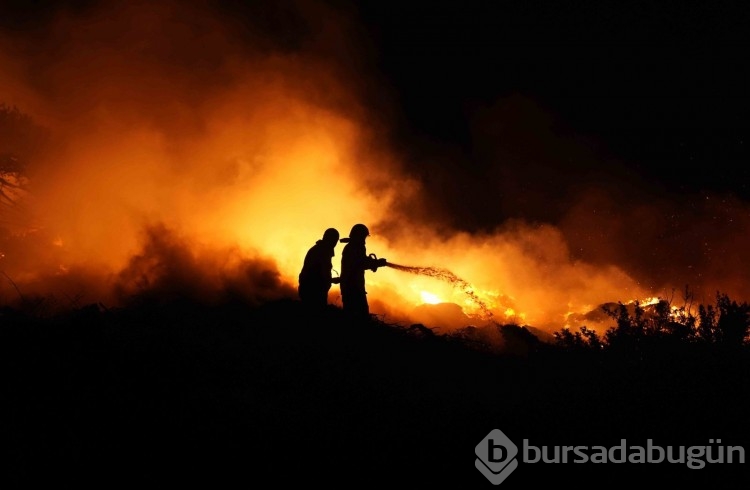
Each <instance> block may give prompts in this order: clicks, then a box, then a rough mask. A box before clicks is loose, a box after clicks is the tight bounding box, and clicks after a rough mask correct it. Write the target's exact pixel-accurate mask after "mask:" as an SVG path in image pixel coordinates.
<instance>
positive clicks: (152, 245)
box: [0, 2, 750, 330]
mask: <svg viewBox="0 0 750 490" xmlns="http://www.w3.org/2000/svg"><path fill="white" fill-rule="evenodd" d="M233 8H234V9H237V8H242V9H243V10H242V14H243V15H237V14H238V12H237V11H233V10H232V9H233ZM269 26H271V28H269ZM0 48H2V49H0V68H1V69H2V72H3V74H4V76H3V77H2V78H0V101H1V102H5V103H8V104H14V105H16V106H18V107H19V108H21V109H22V110H23V111H24V112H25V113H27V114H29V115H31V116H32V117H33V118H34V120H35V121H37V122H38V123H39V124H40V125H43V126H44V127H45V128H47V129H48V130H49V135H50V136H49V139H48V140H47V143H46V144H45V147H44V151H43V153H41V154H38V155H35V157H34V159H33V161H32V162H30V164H29V168H28V177H29V195H28V197H27V199H25V202H24V212H23V220H22V221H23V223H22V224H24V225H25V226H18V227H14V229H13V230H12V231H9V232H7V233H6V234H7V238H6V239H5V241H4V243H5V245H4V246H5V250H3V252H4V253H5V257H4V258H3V259H0V260H2V261H3V265H2V270H3V271H4V273H5V274H6V275H7V277H8V278H11V279H12V280H13V285H11V284H10V282H8V281H6V282H3V285H2V288H1V289H0V299H2V300H3V302H8V301H10V300H11V299H13V298H16V297H17V296H19V292H20V293H21V294H23V295H27V296H29V295H32V294H41V295H44V294H50V295H55V296H56V297H58V298H67V301H68V302H70V303H80V302H83V301H102V302H106V303H110V304H120V303H126V302H127V301H129V300H130V299H131V298H133V297H134V296H136V297H137V296H140V297H143V296H147V297H149V296H150V297H160V296H166V297H171V296H182V297H189V298H193V299H196V300H198V299H200V300H204V301H222V300H225V299H227V298H243V299H245V300H248V301H252V302H260V301H265V300H268V299H274V298H279V297H288V296H292V297H294V296H295V291H296V278H297V273H298V272H299V269H300V267H301V263H302V259H303V257H304V254H305V252H306V250H307V248H308V247H310V246H311V245H312V244H314V243H315V241H316V240H317V239H319V238H320V236H321V235H322V232H323V230H325V229H326V228H329V227H336V228H338V229H339V231H340V232H341V234H342V236H346V234H347V233H348V231H349V229H350V228H351V226H352V225H353V224H355V223H360V222H361V223H366V224H367V225H368V226H369V227H370V229H371V231H372V236H371V237H370V239H368V252H373V253H376V254H377V255H378V256H380V257H385V258H387V259H388V260H390V261H392V262H394V263H398V264H404V265H407V266H418V267H438V268H444V269H448V270H450V271H451V272H452V273H453V274H455V275H456V276H457V277H459V278H460V279H461V280H462V281H465V282H466V283H468V284H471V285H472V287H473V288H474V289H473V290H472V291H471V295H476V296H477V297H479V298H481V300H482V301H483V304H486V305H487V307H489V308H490V309H491V310H492V313H493V317H494V320H495V321H501V322H505V321H515V322H518V323H528V324H532V325H535V326H538V327H542V328H546V329H548V330H552V329H557V328H560V327H561V326H563V325H565V324H566V323H567V321H568V317H569V314H571V313H578V314H583V313H586V312H588V311H591V310H592V309H596V308H597V306H598V305H600V304H602V303H606V302H611V301H629V300H633V299H638V298H642V297H646V296H655V295H659V294H664V293H667V292H668V291H669V288H670V287H672V286H674V287H677V288H681V287H682V286H683V283H689V284H690V285H691V286H694V287H700V288H702V290H703V291H704V292H707V293H708V294H709V296H710V294H711V292H712V291H713V289H722V290H724V291H727V292H729V293H731V294H745V293H749V292H750V291H746V290H744V289H743V288H745V287H746V286H745V284H744V281H742V280H741V277H740V276H739V272H738V270H740V268H739V267H738V265H739V264H741V263H742V261H743V260H744V258H745V257H744V256H743V254H742V253H741V252H733V251H732V250H737V249H736V248H734V246H735V245H738V246H739V245H746V243H744V242H746V241H747V238H743V239H740V240H738V239H737V237H738V236H747V234H744V235H741V234H735V233H736V232H740V231H742V230H743V229H744V227H745V226H746V220H747V212H746V206H745V204H744V203H740V202H737V203H735V204H734V206H735V207H734V209H735V211H727V209H728V208H727V207H725V206H715V202H716V201H715V200H716V199H725V198H721V197H714V196H705V198H702V199H701V200H697V199H696V200H694V201H691V202H690V203H684V202H679V203H676V202H674V201H671V200H669V199H668V197H661V198H660V199H661V201H660V200H659V198H653V199H652V200H651V201H646V202H647V204H637V202H638V201H636V200H635V199H634V198H633V197H634V195H633V194H623V193H621V192H620V193H618V192H617V191H618V190H621V188H622V186H621V185H620V184H621V183H623V182H626V181H627V183H628V185H630V184H632V182H631V181H629V180H628V179H631V180H632V176H629V175H628V174H627V172H626V171H625V170H624V169H623V168H621V167H619V166H618V165H617V164H616V161H615V160H614V159H612V158H611V157H606V155H605V154H604V153H602V152H601V151H600V149H597V148H596V147H594V146H592V145H590V144H588V142H586V141H582V140H581V139H580V138H578V137H576V136H575V135H574V134H573V133H567V132H565V131H563V130H560V131H558V130H557V129H556V127H555V125H554V123H552V122H551V116H547V115H546V114H545V112H544V110H542V109H541V108H539V107H538V106H535V105H534V104H533V103H531V102H529V101H527V100H525V99H524V98H518V99H517V98H512V99H507V100H499V101H498V102H497V104H496V106H495V107H493V108H488V109H487V112H486V113H483V114H478V115H476V118H475V123H476V131H475V133H476V147H475V154H473V155H470V156H468V157H467V155H465V154H462V153H461V152H459V151H454V149H451V148H446V147H444V146H441V145H440V144H437V145H434V146H433V145H431V144H425V143H424V142H417V143H415V145H416V146H418V148H416V149H415V150H414V151H404V147H403V145H402V146H399V147H398V148H399V149H398V150H396V149H395V147H394V146H392V145H390V144H389V141H392V140H393V139H396V138H395V137H394V135H393V134H390V133H389V125H388V120H389V118H390V117H391V116H392V115H393V114H395V113H397V112H398V107H397V105H396V99H393V98H391V97H390V96H391V95H392V94H391V93H390V92H389V89H387V88H386V85H385V83H384V82H383V81H381V80H380V79H379V75H378V73H377V72H376V71H375V68H374V63H373V62H372V61H373V59H372V58H371V53H370V51H369V50H370V48H371V47H370V46H369V45H368V42H367V40H366V39H364V38H363V37H361V35H360V34H359V33H358V29H357V20H356V15H354V14H353V13H352V12H347V11H344V10H339V9H336V8H333V7H330V6H324V5H320V4H315V3H304V2H302V3H292V4H283V3H282V4H278V5H277V6H275V7H273V8H271V7H268V8H266V6H264V8H260V7H257V6H252V5H249V6H245V7H238V6H235V7H232V8H229V7H225V8H224V9H218V8H214V7H210V6H209V4H208V3H206V4H203V3H200V2H198V3H196V2H193V3H191V4H187V3H185V2H174V3H171V2H166V3H165V2H160V3H158V4H153V3H143V4H139V3H133V2H110V3H106V4H94V5H90V6H86V7H81V8H78V9H77V10H63V9H61V10H59V11H55V12H53V13H52V14H51V15H49V16H45V17H44V18H43V20H41V21H40V22H38V23H37V24H35V27H34V28H33V29H24V30H23V31H18V30H13V29H7V28H6V29H5V30H4V31H2V32H0ZM605 157H606V158H605ZM612 176H614V177H615V179H616V180H615V181H613V180H612ZM623 179H624V180H623ZM635 188H638V187H637V186H636V187H635ZM642 189H643V191H644V192H645V191H648V192H651V190H650V189H647V188H642ZM649 195H650V196H653V194H649ZM686 206H687V207H686ZM665 210H666V211H665ZM722 210H723V211H722ZM3 212H5V211H3ZM705 212H711V213H712V216H713V218H712V219H709V220H706V219H705V218H704V217H703V216H705V214H704V213H705ZM720 213H724V214H720ZM675 216H677V217H676V218H675ZM743 216H744V217H743ZM741 217H742V218H741ZM17 220H18V219H17ZM730 223H731V225H730ZM694 225H695V226H697V228H693V226H694ZM704 227H709V229H710V230H711V232H712V234H711V235H709V236H710V239H706V238H705V236H706V235H705V234H703V235H700V243H697V242H696V240H698V239H699V238H698V237H699V235H698V234H693V233H695V232H693V231H690V230H697V229H700V228H704ZM728 243H732V244H733V248H732V249H729V248H726V247H728V245H726V244H728ZM709 249H710V250H712V251H718V252H719V254H720V255H719V254H716V253H712V254H707V253H702V251H703V252H705V251H706V250H709ZM747 249H748V248H747V246H745V248H744V250H747ZM339 254H340V247H339V248H337V256H336V259H338V257H339ZM719 256H721V260H719ZM334 268H335V269H338V267H337V262H334ZM2 279H3V278H0V280H2ZM368 282H369V288H368V291H369V298H370V301H371V306H372V309H373V312H375V313H381V314H383V315H384V316H385V317H387V318H391V319H394V320H398V321H401V320H404V321H414V320H419V319H420V318H425V317H424V316H422V317H420V311H424V305H423V303H430V302H442V303H455V304H458V305H459V306H461V311H462V313H457V312H455V311H454V312H453V313H451V315H447V316H446V319H445V321H444V322H443V325H441V326H442V327H447V328H456V327H459V326H462V323H463V322H464V321H466V322H469V323H474V324H476V323H477V322H481V321H482V320H483V318H482V311H481V308H480V309H478V308H477V305H476V302H472V301H471V299H472V298H471V295H467V294H466V291H462V290H461V289H456V288H454V287H452V285H451V284H449V283H446V282H441V281H436V280H435V279H434V278H430V277H422V276H414V275H410V274H404V273H403V272H400V271H397V270H394V269H388V268H382V269H380V270H378V271H377V272H376V273H368ZM331 300H332V302H334V303H336V302H338V301H339V299H338V297H337V287H336V286H334V290H333V291H332V296H331ZM709 300H710V297H709ZM63 302H65V301H63ZM339 304H340V303H339ZM443 310H444V311H447V310H446V309H445V308H444V309H443ZM448 317H450V318H448ZM430 318H431V320H430V321H434V323H439V322H440V320H439V319H436V318H435V317H434V316H433V317H430Z"/></svg>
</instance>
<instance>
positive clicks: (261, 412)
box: [0, 300, 750, 488]
mask: <svg viewBox="0 0 750 490" xmlns="http://www.w3.org/2000/svg"><path fill="white" fill-rule="evenodd" d="M0 321H2V324H1V325H2V327H1V328H0V346H1V349H2V352H1V355H2V362H3V364H2V366H3V368H2V385H1V386H2V389H3V408H4V415H3V418H4V421H5V423H4V424H3V429H2V437H3V441H4V443H5V444H4V448H5V450H6V454H4V455H3V458H4V460H5V461H6V462H8V463H10V466H11V467H12V468H13V469H14V471H13V472H12V475H13V476H14V477H15V479H16V480H18V481H34V480H36V479H39V478H45V479H48V478H53V480H54V481H58V482H63V481H69V482H83V481H84V480H91V482H93V483H97V484H102V485H104V486H110V484H115V483H118V482H124V481H127V482H130V483H134V484H135V483H137V484H145V483H157V482H158V483H160V484H161V483H163V484H185V483H195V482H198V481H206V482H209V483H212V484H220V483H222V482H223V481H224V480H226V481H236V482H237V484H239V485H243V486H245V485H254V484H259V483H260V482H266V483H265V484H263V486H264V487H277V486H281V485H284V486H286V485H290V484H296V483H300V484H308V483H309V484H316V483H322V484H324V485H325V484H329V485H334V486H343V485H346V486H347V487H348V486H354V487H360V486H368V485H371V484H388V485H396V484H397V483H400V484H415V485H419V486H420V488H421V487H427V486H431V485H435V484H441V485H443V484H447V483H451V484H458V485H462V486H466V487H478V488H480V487H481V488H489V487H491V486H492V485H491V484H490V483H489V482H488V481H487V479H485V477H484V476H482V474H481V473H480V472H479V471H477V470H476V468H474V460H475V459H476V456H475V455H474V447H475V446H476V445H477V444H478V443H479V442H480V441H481V440H482V439H483V438H484V437H485V435H487V433H489V432H490V431H491V430H492V429H495V428H499V429H501V430H502V431H503V432H504V433H505V434H506V435H508V437H509V438H510V439H511V440H513V441H514V442H515V443H516V444H517V445H519V446H520V445H521V441H522V440H523V439H529V441H530V442H529V444H532V445H533V444H536V445H538V446H540V445H581V444H585V445H604V446H612V445H616V444H619V442H620V440H621V439H622V438H626V439H628V441H629V443H630V444H639V443H644V444H645V440H646V439H647V438H651V439H653V440H654V441H655V443H659V442H661V443H662V444H663V445H670V444H671V445H678V444H685V445H699V444H700V445H706V444H708V439H709V438H721V439H722V444H726V445H731V444H739V445H745V447H750V445H748V442H749V441H750V428H749V426H750V424H748V422H747V417H746V414H747V413H748V412H747V409H748V406H749V405H748V402H747V401H746V397H745V393H747V390H748V389H750V378H749V377H748V373H750V369H749V362H748V356H747V353H746V352H744V351H741V352H721V353H719V352H714V351H707V350H706V351H701V350H700V349H698V348H695V349H685V350H680V351H673V352H669V353H666V352H665V354H664V355H663V356H659V357H657V358H641V359H635V358H628V357H624V356H620V357H616V356H614V355H607V356H604V355H597V354H596V353H594V354H592V353H590V352H589V353H575V352H569V351H562V350H558V349H556V348H555V347H554V346H553V345H551V344H546V343H535V342H533V340H534V338H533V336H531V337H528V336H524V335H526V334H524V335H518V333H517V332H516V333H515V335H514V337H513V338H514V342H515V343H516V344H518V342H527V344H528V345H527V347H528V348H527V349H521V350H515V351H513V352H508V353H504V354H489V353H484V352H482V351H479V350H475V349H474V348H473V347H471V346H470V345H467V344H465V343H462V342H461V341H459V340H457V339H450V338H447V337H440V336H435V335H430V333H429V330H426V329H420V328H413V329H406V328H403V327H399V326H394V325H388V324H385V323H381V322H378V321H375V320H373V322H372V323H371V324H369V325H360V326H358V327H355V326H354V325H349V324H347V322H346V321H345V319H344V318H343V317H342V316H341V311H340V310H339V309H338V308H335V307H330V309H329V311H328V312H327V313H326V316H325V318H321V319H312V318H309V317H308V316H306V315H305V314H304V312H303V311H302V310H301V309H300V304H299V303H298V302H296V301H286V300H285V301H279V302H272V303H268V304H265V305H264V306H262V307H259V308H251V307H248V306H246V305H243V304H227V305H224V306H221V307H216V306H214V307H210V308H209V307H202V306H197V305H195V304H186V303H179V302H175V303H170V304H161V305H155V304H142V305H139V306H132V307H129V308H127V309H122V310H106V309H103V308H101V307H98V306H96V305H92V306H89V307H86V308H83V309H80V310H77V311H75V312H72V313H69V314H67V315H62V316H58V317H55V318H36V317H30V316H26V315H22V314H20V313H18V312H16V311H14V310H5V311H4V312H3V313H2V316H0ZM506 328H508V327H506ZM506 334H507V332H506ZM510 335H513V334H512V333H511V334H510ZM524 339H525V340H524ZM743 467H744V465H743ZM738 468H739V469H741V468H740V465H732V466H731V467H730V465H709V466H708V467H707V468H704V469H701V470H691V469H689V468H687V466H686V465H685V464H669V465H666V464H662V465H645V464H643V465H631V464H626V465H614V464H609V465H596V464H592V463H588V464H580V465H573V464H568V465H562V464H557V465H552V464H535V465H532V464H524V463H521V467H520V468H519V469H518V470H517V471H516V473H515V474H513V475H512V476H510V477H509V478H508V480H506V482H504V483H503V488H520V487H521V485H522V484H523V485H524V486H527V485H529V484H538V483H542V482H545V481H549V480H548V479H549V478H550V477H551V478H561V477H564V478H575V481H576V482H577V484H578V486H579V487H581V488H599V485H600V484H601V478H604V477H606V478H609V479H611V478H617V479H618V480H621V481H623V482H637V481H641V480H642V479H643V478H646V477H648V478H652V479H657V480H656V481H659V482H660V481H662V479H663V481H664V482H672V483H675V482H679V483H684V484H691V485H693V484H694V485H698V484H701V485H705V484H707V483H712V484H718V486H717V488H719V487H722V484H721V483H722V482H729V481H732V482H735V483H736V482H738V481H739V480H738V478H740V477H739V476H738V475H742V478H745V476H744V475H745V472H739V471H738ZM655 469H659V471H658V472H654V470H655ZM605 470H606V471H605ZM647 471H648V472H647ZM204 479H205V480H204ZM514 485H516V486H514Z"/></svg>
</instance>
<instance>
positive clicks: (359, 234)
mask: <svg viewBox="0 0 750 490" xmlns="http://www.w3.org/2000/svg"><path fill="white" fill-rule="evenodd" d="M369 235H370V230H369V229H368V228H367V227H366V226H365V225H363V224H362V223H357V224H356V225H354V226H352V231H350V232H349V238H354V239H364V238H365V237H367V236H369Z"/></svg>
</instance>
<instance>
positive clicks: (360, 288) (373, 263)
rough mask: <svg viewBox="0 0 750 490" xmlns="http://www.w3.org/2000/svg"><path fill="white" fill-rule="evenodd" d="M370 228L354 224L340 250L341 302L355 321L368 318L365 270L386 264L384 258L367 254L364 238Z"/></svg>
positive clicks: (368, 233)
mask: <svg viewBox="0 0 750 490" xmlns="http://www.w3.org/2000/svg"><path fill="white" fill-rule="evenodd" d="M368 236H370V230H369V229H368V228H367V227H366V226H365V225H363V224H360V223H358V224H356V225H354V226H353V227H352V229H351V231H350V232H349V237H348V238H342V239H341V242H342V243H346V245H345V246H344V250H343V251H342V252H341V284H340V285H341V302H342V304H343V308H344V313H346V314H347V315H349V317H350V318H351V319H353V320H356V321H361V320H366V319H369V318H370V306H369V304H368V302H367V291H366V290H365V271H367V270H371V271H373V272H376V271H377V270H378V267H383V266H384V265H386V260H385V259H378V258H377V257H376V256H375V255H374V254H370V255H367V248H366V245H365V240H366V239H367V237H368Z"/></svg>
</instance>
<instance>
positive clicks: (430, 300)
mask: <svg viewBox="0 0 750 490" xmlns="http://www.w3.org/2000/svg"><path fill="white" fill-rule="evenodd" d="M420 295H421V297H422V302H423V303H426V304H430V305H436V304H438V303H442V301H441V299H440V298H438V297H437V296H435V295H434V294H432V293H429V292H427V291H422V292H421V293H420Z"/></svg>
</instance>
